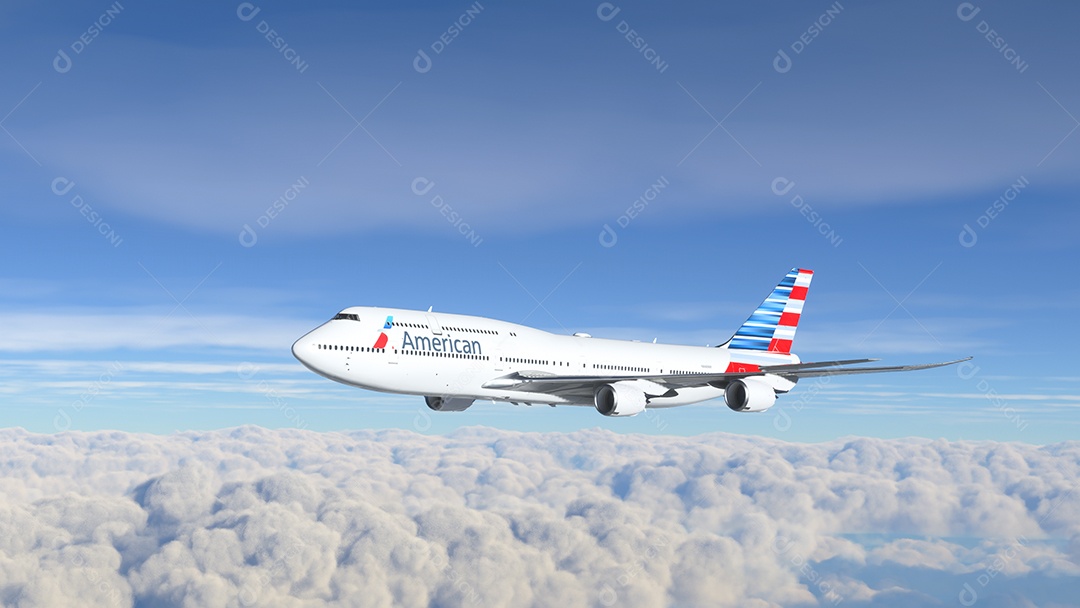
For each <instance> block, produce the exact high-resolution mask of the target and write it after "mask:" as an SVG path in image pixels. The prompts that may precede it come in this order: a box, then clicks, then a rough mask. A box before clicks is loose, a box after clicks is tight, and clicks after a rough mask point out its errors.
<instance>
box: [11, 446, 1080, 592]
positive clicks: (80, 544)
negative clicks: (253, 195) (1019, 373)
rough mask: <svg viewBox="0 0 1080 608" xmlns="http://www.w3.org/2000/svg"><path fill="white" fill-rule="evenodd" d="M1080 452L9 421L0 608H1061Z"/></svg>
mask: <svg viewBox="0 0 1080 608" xmlns="http://www.w3.org/2000/svg"><path fill="white" fill-rule="evenodd" d="M1078 461H1080V444H1077V443H1075V442H1069V443H1062V444H1057V445H1054V446H1048V447H1036V446H1030V445H1025V444H1006V443H995V442H978V443H972V442H958V443H948V442H945V441H929V440H883V439H872V438H851V439H847V440H841V441H834V442H831V443H826V444H817V445H804V444H791V443H784V442H781V441H776V440H770V439H760V438H750V437H744V436H738V435H727V434H714V435H703V436H698V437H691V438H680V437H649V436H638V435H616V434H613V433H610V432H606V431H600V430H589V431H579V432H577V433H571V434H554V433H553V434H538V433H515V432H506V431H496V430H491V429H485V428H475V427H474V428H466V429H463V430H460V431H458V432H455V433H453V434H452V435H449V436H423V435H418V434H415V433H411V432H407V431H398V430H393V431H378V432H376V431H365V432H353V433H314V432H308V431H297V430H279V431H270V430H265V429H262V428H258V427H243V428H238V429H232V430H226V431H217V432H189V433H183V434H178V435H171V436H155V435H140V434H128V433H120V432H98V433H61V434H57V435H35V434H31V433H27V432H25V431H21V430H5V431H0V496H2V497H3V498H2V499H0V580H3V581H4V586H3V587H0V603H3V604H4V605H18V606H21V605H61V604H74V603H78V604H80V605H103V606H104V605H124V604H131V603H132V602H134V603H138V604H157V603H164V604H169V605H222V606H247V605H255V606H279V605H292V606H308V605H311V606H315V605H369V606H427V605H465V606H469V605H515V606H519V605H523V606H570V605H573V606H579V605H600V606H603V605H616V604H617V605H620V606H625V605H629V606H635V605H641V606H655V605H665V604H669V605H670V604H677V605H716V606H724V605H731V606H753V605H760V606H774V605H792V604H799V603H806V604H815V603H818V604H822V605H833V604H835V603H836V602H837V601H843V603H844V604H845V605H862V604H866V603H873V604H875V605H908V604H910V603H912V602H916V603H921V602H925V601H928V600H937V601H941V602H946V603H952V602H954V601H955V598H957V596H958V594H959V593H960V592H961V590H962V589H963V588H964V587H963V586H964V585H965V584H968V585H971V586H973V588H974V589H976V590H977V591H978V592H980V593H981V595H982V596H983V597H995V596H997V597H1013V598H1016V597H1020V598H1034V599H1033V600H1032V601H1036V602H1037V603H1039V602H1043V603H1047V602H1050V601H1053V600H1055V599H1056V600H1058V601H1063V600H1065V599H1068V597H1071V596H1067V595H1065V593H1066V592H1065V589H1067V588H1068V587H1069V586H1070V585H1071V586H1073V587H1075V584H1076V583H1077V578H1080V567H1078V566H1077V558H1078V556H1080V551H1077V547H1080V523H1078V522H1080V516H1078V514H1080V495H1074V494H1073V492H1072V488H1074V487H1076V486H1077V483H1078V481H1080V480H1078V477H1080V465H1078V464H1077V463H1078ZM866 538H871V539H877V540H866ZM860 539H861V540H860ZM988 569H991V570H992V571H994V572H997V574H996V575H995V576H993V577H987V578H986V581H987V582H986V584H982V583H981V582H980V579H979V576H980V575H981V574H986V572H988ZM1055 594H1056V595H1055ZM987 605H994V603H993V602H989V603H988V604H987Z"/></svg>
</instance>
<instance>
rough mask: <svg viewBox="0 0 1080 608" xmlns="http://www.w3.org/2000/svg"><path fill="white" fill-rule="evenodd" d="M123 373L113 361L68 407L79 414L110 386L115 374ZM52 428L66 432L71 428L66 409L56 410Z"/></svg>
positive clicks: (118, 364) (69, 417)
mask: <svg viewBox="0 0 1080 608" xmlns="http://www.w3.org/2000/svg"><path fill="white" fill-rule="evenodd" d="M123 371H124V365H123V364H122V363H120V362H119V361H113V363H112V365H111V366H110V367H109V369H107V370H105V371H104V372H102V373H101V375H99V376H98V378H97V380H95V381H94V382H92V383H90V385H89V386H87V387H86V388H85V389H83V392H82V393H80V394H79V397H78V399H76V400H74V401H72V402H71V404H70V405H69V406H68V407H70V408H71V411H73V412H75V413H76V414H77V413H79V412H81V411H82V409H83V408H84V407H86V406H88V405H90V402H91V401H93V400H94V399H97V396H98V395H99V394H101V392H102V391H103V390H105V389H106V388H108V386H109V385H110V384H112V381H113V378H114V377H115V376H116V375H117V374H120V373H122V372H123ZM53 428H54V429H56V430H57V431H66V430H69V429H70V428H71V415H70V414H68V411H67V408H60V409H58V410H56V416H55V417H53Z"/></svg>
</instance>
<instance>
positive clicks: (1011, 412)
mask: <svg viewBox="0 0 1080 608" xmlns="http://www.w3.org/2000/svg"><path fill="white" fill-rule="evenodd" d="M981 370H982V368H981V367H979V366H978V365H975V364H974V363H972V362H971V361H964V362H963V363H961V364H959V365H957V366H956V375H957V376H959V377H960V379H961V380H975V379H976V376H978V375H979V372H980V371H981ZM975 387H976V388H977V389H979V392H981V393H982V394H983V396H984V397H986V400H987V401H989V402H990V405H991V406H992V407H993V408H994V409H996V410H998V411H999V412H1001V413H1002V415H1004V416H1005V418H1006V419H1007V420H1009V421H1011V422H1012V423H1013V424H1015V425H1016V429H1017V430H1018V431H1022V430H1024V429H1026V428H1027V426H1028V422H1027V420H1024V419H1023V418H1021V417H1020V413H1019V412H1017V411H1016V410H1015V409H1013V408H1012V407H1010V406H1009V402H1008V400H1006V399H1005V398H1004V397H1002V396H1001V395H999V394H998V392H997V390H996V389H995V388H994V387H992V386H990V383H989V382H987V381H986V379H985V378H979V379H978V381H977V382H976V383H975Z"/></svg>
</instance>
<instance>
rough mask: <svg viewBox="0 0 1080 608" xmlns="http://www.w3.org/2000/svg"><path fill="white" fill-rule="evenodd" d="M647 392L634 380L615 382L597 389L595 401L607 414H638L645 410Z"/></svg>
mask: <svg viewBox="0 0 1080 608" xmlns="http://www.w3.org/2000/svg"><path fill="white" fill-rule="evenodd" d="M645 401H646V397H645V393H644V392H643V391H642V390H641V389H639V388H638V387H636V386H634V384H633V383H632V382H615V383H612V384H605V385H604V386H601V387H600V388H598V389H596V394H595V395H594V396H593V403H594V404H595V405H596V411H598V412H600V413H601V414H603V415H605V416H636V415H638V414H640V413H641V412H644V411H645Z"/></svg>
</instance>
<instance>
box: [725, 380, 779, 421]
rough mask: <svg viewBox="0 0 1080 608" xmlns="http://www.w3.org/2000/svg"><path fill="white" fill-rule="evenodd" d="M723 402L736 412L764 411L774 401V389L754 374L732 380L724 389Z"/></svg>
mask: <svg viewBox="0 0 1080 608" xmlns="http://www.w3.org/2000/svg"><path fill="white" fill-rule="evenodd" d="M724 402H725V403H727V406H728V407H730V408H731V409H733V410H735V411H736V412H764V411H765V410H767V409H769V408H770V407H772V405H773V404H774V403H776V391H774V390H773V387H772V385H771V384H769V382H768V381H767V380H763V379H761V378H756V377H754V376H751V377H749V378H743V379H742V380H732V381H731V382H729V383H728V385H727V388H725V389H724Z"/></svg>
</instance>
